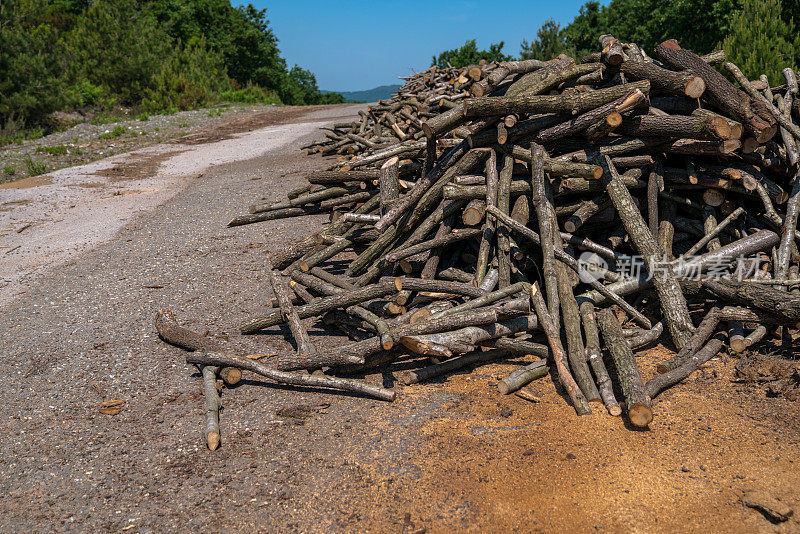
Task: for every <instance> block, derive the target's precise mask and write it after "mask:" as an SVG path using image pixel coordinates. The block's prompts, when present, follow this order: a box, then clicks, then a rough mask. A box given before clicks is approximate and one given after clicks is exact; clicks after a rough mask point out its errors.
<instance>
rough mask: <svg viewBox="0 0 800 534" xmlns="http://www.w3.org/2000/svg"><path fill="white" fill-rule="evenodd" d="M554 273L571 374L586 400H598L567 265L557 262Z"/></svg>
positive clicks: (598, 393)
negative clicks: (587, 360)
mask: <svg viewBox="0 0 800 534" xmlns="http://www.w3.org/2000/svg"><path fill="white" fill-rule="evenodd" d="M559 246H560V244H559ZM554 261H555V260H554ZM556 275H557V283H558V287H557V289H558V295H559V303H560V306H561V313H562V314H563V319H564V323H563V325H564V328H563V330H564V337H565V338H566V340H567V356H568V357H569V365H570V368H571V369H572V375H573V377H574V378H575V382H577V384H578V386H579V387H580V388H581V391H582V392H583V396H584V397H586V400H587V401H589V402H600V392H599V391H597V386H595V383H594V380H593V379H592V374H591V371H589V365H588V363H587V362H586V349H585V346H584V343H583V335H582V334H581V317H580V313H579V312H578V302H577V301H576V300H575V295H574V294H573V293H572V282H571V280H570V278H569V274H568V273H567V266H566V265H564V264H563V263H561V262H558V264H557V265H556Z"/></svg>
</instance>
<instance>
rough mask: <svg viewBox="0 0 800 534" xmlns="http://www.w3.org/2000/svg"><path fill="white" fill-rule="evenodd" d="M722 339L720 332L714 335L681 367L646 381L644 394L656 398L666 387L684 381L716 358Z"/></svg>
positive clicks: (722, 335)
mask: <svg viewBox="0 0 800 534" xmlns="http://www.w3.org/2000/svg"><path fill="white" fill-rule="evenodd" d="M724 339H725V336H724V334H723V333H721V332H720V333H718V334H716V335H715V336H714V338H712V339H711V341H709V342H708V343H706V345H705V346H704V347H703V348H702V349H700V350H698V351H697V352H695V353H694V355H693V356H692V357H691V358H689V359H688V360H686V362H685V363H683V365H681V366H680V367H676V368H675V369H672V370H671V371H668V372H666V373H664V374H660V375H658V376H656V377H654V378H651V379H650V380H648V381H647V384H645V392H646V394H647V395H648V397H650V398H653V397H656V396H657V395H658V394H659V393H661V392H662V391H664V390H665V389H667V388H668V387H672V386H674V385H675V384H678V383H679V382H681V381H683V380H685V379H686V377H688V376H689V375H690V374H692V373H693V372H695V371H696V370H697V369H698V368H699V367H700V366H701V365H703V364H704V363H706V362H707V361H708V360H710V359H711V358H713V357H714V356H716V355H717V353H718V352H719V351H720V350H722V346H723V342H724Z"/></svg>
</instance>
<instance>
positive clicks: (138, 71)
mask: <svg viewBox="0 0 800 534" xmlns="http://www.w3.org/2000/svg"><path fill="white" fill-rule="evenodd" d="M65 39H66V45H67V51H68V52H67V53H68V56H67V59H68V61H69V66H68V70H69V71H71V72H69V75H70V77H71V78H73V79H74V80H76V81H84V80H85V81H88V82H90V83H91V84H92V85H96V86H101V87H103V88H105V91H106V93H107V94H108V95H115V96H116V97H118V99H119V100H120V102H121V103H124V104H135V103H137V102H139V101H141V99H142V98H143V97H144V96H145V91H146V89H147V88H149V87H150V84H151V81H152V79H153V76H155V75H156V74H158V72H159V71H160V70H161V63H162V61H165V60H167V59H168V58H169V57H170V56H171V55H172V54H173V41H172V39H171V38H170V37H169V36H168V35H167V33H166V32H165V31H164V30H163V29H162V28H161V27H159V26H158V25H157V24H156V22H155V20H154V19H153V17H152V15H151V14H148V13H147V12H143V11H141V10H136V9H131V8H130V4H129V3H128V2H127V1H126V0H95V1H94V2H92V4H91V5H90V6H89V8H88V9H87V10H86V11H85V12H84V14H83V16H81V17H80V18H79V19H78V20H77V23H76V24H75V27H74V29H73V30H72V31H71V32H70V33H69V34H68V35H67V36H66V38H65Z"/></svg>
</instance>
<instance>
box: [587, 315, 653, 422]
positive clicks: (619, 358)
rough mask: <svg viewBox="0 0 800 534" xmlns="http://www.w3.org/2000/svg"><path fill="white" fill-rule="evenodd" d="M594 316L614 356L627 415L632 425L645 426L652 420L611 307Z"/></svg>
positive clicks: (626, 345)
mask: <svg viewBox="0 0 800 534" xmlns="http://www.w3.org/2000/svg"><path fill="white" fill-rule="evenodd" d="M597 319H598V323H599V325H600V332H602V334H603V339H604V340H605V342H606V347H608V351H609V353H610V354H611V357H612V358H613V359H614V367H615V368H616V371H617V378H618V379H619V382H620V385H621V386H622V393H623V394H624V395H625V408H626V410H627V411H628V418H629V419H630V421H631V424H633V425H634V426H637V427H640V428H642V427H646V426H647V425H649V424H650V423H651V422H652V421H653V410H652V408H651V406H650V397H648V396H647V393H646V391H645V387H644V382H643V381H642V376H641V375H640V374H639V368H638V367H637V365H636V360H635V359H634V357H633V352H631V349H630V347H629V346H628V344H627V343H626V342H625V338H624V337H623V335H622V329H621V328H620V325H619V322H618V321H617V318H616V317H615V316H614V313H613V312H612V311H611V310H609V309H608V308H604V309H602V310H600V312H599V313H598V314H597Z"/></svg>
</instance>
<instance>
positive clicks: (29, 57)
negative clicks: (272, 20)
mask: <svg viewBox="0 0 800 534" xmlns="http://www.w3.org/2000/svg"><path fill="white" fill-rule="evenodd" d="M0 43H2V46H0V72H2V73H3V75H2V76H0V146H2V145H4V144H8V143H13V142H22V141H24V140H27V139H36V138H38V137H41V136H42V135H45V134H46V133H49V132H51V131H53V130H57V129H61V128H63V127H66V126H69V125H70V123H74V122H79V121H80V120H81V117H86V116H88V117H92V119H91V120H92V122H93V123H94V124H101V123H103V121H105V122H106V123H111V122H116V121H118V120H119V116H120V111H121V110H123V109H124V110H125V111H126V113H125V114H126V115H130V111H131V110H134V111H135V113H136V114H141V116H143V117H146V116H148V115H149V114H163V113H174V112H177V111H180V110H189V109H196V108H200V107H208V106H213V105H217V104H219V103H223V102H233V103H241V104H258V103H274V104H291V105H306V104H328V103H340V102H343V101H344V98H343V97H342V96H341V95H339V94H337V93H322V92H320V90H319V87H318V86H317V82H316V78H315V77H314V75H313V74H312V73H311V72H310V71H308V70H306V69H303V68H302V67H300V66H297V65H295V66H294V67H291V68H289V67H288V65H287V64H286V61H285V60H284V59H283V57H282V56H281V53H280V50H279V48H278V40H277V38H276V37H275V35H274V33H273V31H272V29H271V28H270V25H269V20H268V19H267V13H266V10H258V9H256V8H254V7H253V6H252V5H247V6H244V7H233V6H232V5H231V3H230V0H4V1H3V2H0ZM76 111H77V112H81V115H75V114H71V113H69V112H76ZM111 135H112V136H116V135H121V133H120V134H117V133H116V131H112V132H111ZM34 166H35V163H34ZM34 170H40V169H34Z"/></svg>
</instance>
